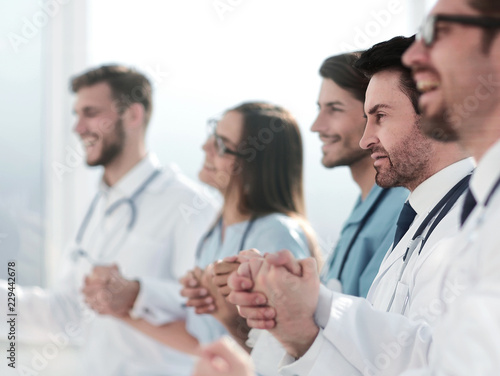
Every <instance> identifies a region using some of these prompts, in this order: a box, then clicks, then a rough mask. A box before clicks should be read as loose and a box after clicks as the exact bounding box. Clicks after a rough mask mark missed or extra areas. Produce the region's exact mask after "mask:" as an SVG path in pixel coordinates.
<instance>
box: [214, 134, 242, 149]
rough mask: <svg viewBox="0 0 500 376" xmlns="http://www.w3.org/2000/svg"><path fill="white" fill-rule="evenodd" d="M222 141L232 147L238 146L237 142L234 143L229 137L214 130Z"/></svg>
mask: <svg viewBox="0 0 500 376" xmlns="http://www.w3.org/2000/svg"><path fill="white" fill-rule="evenodd" d="M214 133H215V134H216V135H217V136H218V137H219V138H220V139H221V140H222V141H224V142H225V143H228V144H230V145H232V146H234V147H238V145H237V144H235V143H234V142H233V141H231V140H230V139H229V138H227V137H225V136H222V135H221V134H219V133H217V132H214Z"/></svg>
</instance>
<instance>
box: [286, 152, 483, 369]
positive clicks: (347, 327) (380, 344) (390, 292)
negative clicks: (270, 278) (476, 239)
mask: <svg viewBox="0 0 500 376" xmlns="http://www.w3.org/2000/svg"><path fill="white" fill-rule="evenodd" d="M472 169H473V163H472V160H471V159H470V158H469V159H466V160H462V161H459V162H457V163H454V164H452V165H450V166H448V167H447V168H445V169H443V170H441V171H439V172H438V173H436V174H435V175H433V176H432V177H430V178H429V179H428V180H426V181H425V182H423V183H422V184H421V185H420V186H419V187H417V189H415V191H414V192H413V193H412V194H411V195H410V198H409V200H410V203H411V204H412V206H414V209H415V211H416V212H417V217H416V218H415V220H414V221H413V223H412V225H411V226H410V228H409V230H408V232H407V233H406V234H405V235H404V237H403V238H402V239H401V241H400V242H399V243H398V245H397V246H396V247H395V248H394V250H393V251H392V252H391V251H390V249H389V252H388V254H387V256H386V258H385V259H384V261H383V262H382V264H381V267H380V271H379V273H378V275H377V277H375V280H374V283H373V285H372V288H371V290H370V292H369V294H368V300H366V299H360V298H355V297H350V296H347V295H342V294H338V293H333V292H330V293H328V292H327V291H325V290H324V289H322V292H321V294H320V299H331V305H330V314H329V317H328V319H327V320H323V322H321V323H318V324H319V326H320V328H321V332H320V334H319V335H318V336H317V338H316V341H315V343H314V344H313V346H311V348H310V349H309V351H308V352H307V353H306V354H305V355H304V356H303V357H302V358H300V359H299V360H298V361H294V359H290V357H289V356H288V355H287V356H285V358H284V359H283V363H282V365H283V366H284V367H283V368H282V369H281V372H282V374H283V375H305V374H314V375H336V374H338V375H345V374H349V375H351V374H352V375H361V374H387V375H398V374H399V373H400V372H402V371H403V370H405V369H407V368H408V367H414V366H417V365H419V364H421V363H422V361H423V359H425V357H426V349H427V346H428V343H429V342H430V341H431V339H432V333H431V329H430V324H433V322H434V320H435V319H436V317H437V314H436V312H435V311H436V310H437V311H439V310H440V309H442V302H440V301H439V299H438V298H439V296H438V295H437V292H438V291H439V288H438V286H439V283H440V282H439V281H440V280H439V278H436V276H438V275H439V274H440V273H442V272H443V270H442V266H443V260H446V259H449V258H452V257H453V256H452V255H450V254H449V253H448V252H441V251H440V247H435V246H436V244H438V243H439V242H440V241H441V240H442V239H443V238H445V237H447V236H453V235H455V234H456V233H457V232H458V229H459V218H460V212H461V203H462V201H461V200H459V201H458V202H456V203H455V205H454V207H453V208H452V209H451V210H450V211H449V213H448V214H447V215H446V216H445V217H444V218H443V219H442V221H441V222H440V223H439V224H438V226H437V227H436V228H435V230H434V231H433V232H432V234H431V235H430V237H428V239H427V241H426V242H425V245H424V247H423V249H422V251H421V252H420V254H419V252H413V254H412V255H411V257H410V258H409V259H408V261H407V263H405V262H404V261H403V257H404V255H405V253H406V249H407V245H408V242H409V239H410V238H411V237H412V236H413V234H414V233H415V231H416V229H417V228H418V227H419V226H420V224H421V223H422V221H423V220H424V218H425V217H426V215H427V214H428V213H429V212H430V211H431V210H432V209H433V207H434V206H435V205H436V203H437V202H438V201H440V199H441V198H442V197H443V196H444V195H445V194H446V193H447V192H448V191H449V190H450V189H451V188H452V187H453V186H455V184H456V183H457V182H459V181H460V180H461V179H463V178H464V177H465V176H466V175H467V174H470V172H471V170H472ZM462 197H463V195H462ZM431 223H432V222H431ZM431 223H430V224H431ZM430 224H429V225H430ZM424 236H425V233H424ZM418 249H419V248H417V250H418ZM387 311H389V313H388V312H387ZM396 313H397V314H396ZM324 316H325V315H324V314H320V315H317V317H324ZM395 351H396V352H397V354H396V355H395V353H394V352H395ZM331 359H336V362H335V367H328V366H327V365H328V364H330V362H331Z"/></svg>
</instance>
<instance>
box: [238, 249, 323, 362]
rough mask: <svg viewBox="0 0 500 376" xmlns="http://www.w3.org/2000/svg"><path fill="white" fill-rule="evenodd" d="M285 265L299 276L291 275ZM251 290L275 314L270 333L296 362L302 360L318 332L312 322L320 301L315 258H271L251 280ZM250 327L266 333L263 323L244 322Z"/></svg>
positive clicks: (284, 256)
mask: <svg viewBox="0 0 500 376" xmlns="http://www.w3.org/2000/svg"><path fill="white" fill-rule="evenodd" d="M276 261H278V262H277V263H278V264H281V263H282V262H285V261H286V262H285V264H286V265H288V266H291V267H292V269H294V270H295V271H297V270H298V269H299V268H298V267H300V270H301V275H300V276H297V275H295V274H292V273H290V271H289V270H288V269H287V268H285V267H284V266H275V265H273V263H274V262H276ZM254 281H255V286H254V290H255V291H259V292H262V293H263V294H264V295H266V297H267V299H268V302H267V304H268V305H269V306H270V307H273V308H274V309H275V311H276V319H275V321H276V325H275V326H274V327H273V328H271V329H270V330H269V331H270V332H271V333H272V334H273V335H274V336H275V337H276V339H277V340H278V341H280V342H281V344H282V345H283V346H284V348H285V349H286V350H287V352H288V353H289V354H290V355H292V356H294V357H295V358H299V357H301V356H302V355H303V354H304V353H305V352H306V351H307V350H308V349H309V347H310V346H311V345H312V343H313V342H314V339H315V338H316V336H317V334H318V332H319V328H318V327H317V325H316V323H315V321H314V312H315V311H316V306H317V304H318V297H319V285H320V282H319V275H318V270H317V264H316V261H315V260H314V258H307V259H304V260H299V261H298V262H297V263H295V262H294V261H293V260H291V259H290V257H289V255H287V254H286V253H283V254H282V255H277V256H272V257H271V258H269V260H267V259H266V261H265V262H264V263H263V264H262V266H261V268H260V269H259V271H258V273H257V274H256V275H255V276H254ZM247 323H248V325H249V326H250V327H253V328H259V329H267V328H266V327H265V326H263V325H262V320H259V319H252V318H247Z"/></svg>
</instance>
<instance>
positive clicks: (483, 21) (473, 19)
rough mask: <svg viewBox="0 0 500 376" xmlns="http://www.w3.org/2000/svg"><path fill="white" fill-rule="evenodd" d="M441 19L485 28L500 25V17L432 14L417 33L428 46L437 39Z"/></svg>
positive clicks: (418, 38) (419, 38)
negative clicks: (438, 24) (437, 28)
mask: <svg viewBox="0 0 500 376" xmlns="http://www.w3.org/2000/svg"><path fill="white" fill-rule="evenodd" d="M439 21H445V22H455V23H459V24H462V25H472V26H479V27H484V28H488V29H489V28H496V27H500V18H494V17H478V16H465V15H447V14H431V15H429V16H427V18H426V19H425V20H424V23H423V24H422V26H421V27H420V30H419V31H418V33H417V40H418V41H420V40H421V41H423V42H424V44H425V45H426V46H427V47H430V46H432V44H433V43H434V42H435V40H436V23H438V22H439Z"/></svg>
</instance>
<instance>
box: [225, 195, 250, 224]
mask: <svg viewBox="0 0 500 376" xmlns="http://www.w3.org/2000/svg"><path fill="white" fill-rule="evenodd" d="M239 202H240V200H239V197H237V195H236V194H232V195H231V194H227V195H226V196H225V197H224V205H223V207H222V224H223V226H224V227H225V226H230V225H232V224H235V223H238V222H243V221H246V220H248V219H250V217H251V215H250V214H243V213H242V212H240V210H239V209H238V204H239Z"/></svg>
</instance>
